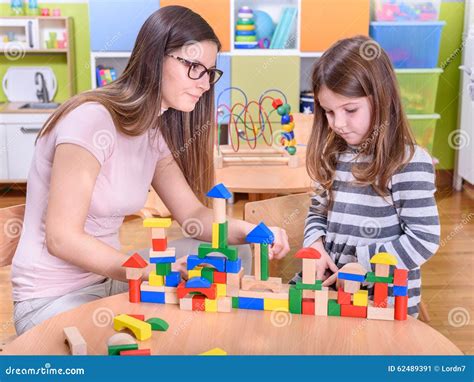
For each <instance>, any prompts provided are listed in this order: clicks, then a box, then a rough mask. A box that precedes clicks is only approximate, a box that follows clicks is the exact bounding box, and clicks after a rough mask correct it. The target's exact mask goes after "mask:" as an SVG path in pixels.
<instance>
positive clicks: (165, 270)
mask: <svg viewBox="0 0 474 382" xmlns="http://www.w3.org/2000/svg"><path fill="white" fill-rule="evenodd" d="M170 272H171V263H161V264H156V274H157V275H159V276H167V275H168V274H169V273H170Z"/></svg>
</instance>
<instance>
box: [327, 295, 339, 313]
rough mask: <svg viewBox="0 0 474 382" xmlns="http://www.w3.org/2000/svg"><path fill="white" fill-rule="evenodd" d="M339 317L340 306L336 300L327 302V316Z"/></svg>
mask: <svg viewBox="0 0 474 382" xmlns="http://www.w3.org/2000/svg"><path fill="white" fill-rule="evenodd" d="M340 315H341V305H339V304H338V303H337V301H336V300H334V299H330V300H328V316H340Z"/></svg>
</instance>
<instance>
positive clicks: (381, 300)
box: [374, 283, 388, 308]
mask: <svg viewBox="0 0 474 382" xmlns="http://www.w3.org/2000/svg"><path fill="white" fill-rule="evenodd" d="M387 296H388V284H385V283H375V285H374V306H375V307H378V308H386V307H387Z"/></svg>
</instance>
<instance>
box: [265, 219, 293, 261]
mask: <svg viewBox="0 0 474 382" xmlns="http://www.w3.org/2000/svg"><path fill="white" fill-rule="evenodd" d="M269 229H270V231H272V232H273V236H274V237H275V240H274V241H273V245H271V246H270V247H269V249H270V250H269V251H268V257H269V259H270V260H272V259H282V258H283V257H285V256H286V255H287V254H288V252H290V244H289V243H288V235H287V234H286V231H285V230H284V229H283V228H280V227H269Z"/></svg>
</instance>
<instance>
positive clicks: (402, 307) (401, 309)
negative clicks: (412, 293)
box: [394, 296, 408, 321]
mask: <svg viewBox="0 0 474 382" xmlns="http://www.w3.org/2000/svg"><path fill="white" fill-rule="evenodd" d="M407 312H408V296H396V297H395V316H394V317H395V319H396V320H398V321H404V320H406V319H407Z"/></svg>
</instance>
